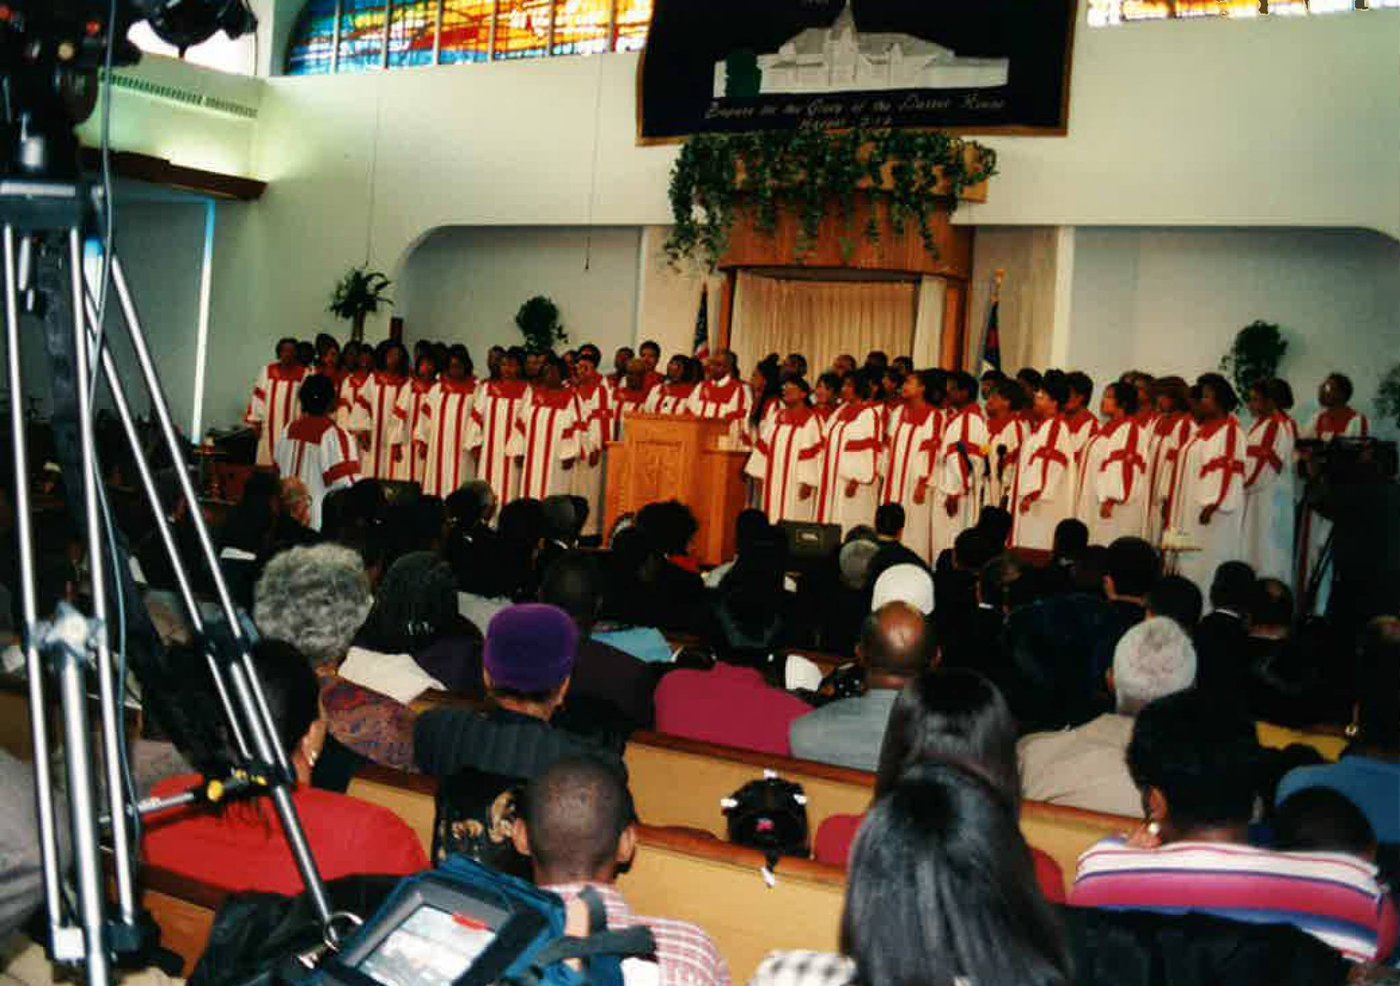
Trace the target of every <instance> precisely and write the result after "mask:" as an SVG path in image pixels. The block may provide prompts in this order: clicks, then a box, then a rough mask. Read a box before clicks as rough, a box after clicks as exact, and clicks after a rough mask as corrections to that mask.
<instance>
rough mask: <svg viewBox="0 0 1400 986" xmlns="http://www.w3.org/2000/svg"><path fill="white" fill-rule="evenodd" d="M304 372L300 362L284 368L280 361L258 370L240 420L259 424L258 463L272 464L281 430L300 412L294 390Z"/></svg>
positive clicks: (299, 383) (299, 386) (297, 388)
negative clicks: (246, 407)
mask: <svg viewBox="0 0 1400 986" xmlns="http://www.w3.org/2000/svg"><path fill="white" fill-rule="evenodd" d="M307 372H308V371H307V369H306V367H304V366H302V365H300V364H297V365H296V366H292V367H283V366H282V364H281V363H269V364H267V366H264V367H263V368H262V369H261V370H260V371H259V372H258V379H257V381H256V382H255V383H254V384H253V397H252V399H251V400H250V401H249V402H248V410H247V411H246V412H245V413H244V415H243V420H244V421H245V422H247V423H248V424H250V425H261V426H262V432H261V433H260V434H259V435H258V458H257V464H258V465H260V466H270V465H272V463H273V462H274V461H275V458H276V457H275V454H274V453H275V451H276V448H277V442H278V441H279V440H280V439H281V438H282V432H283V431H284V430H285V429H286V427H287V425H289V424H291V423H292V421H293V420H294V419H295V418H297V416H298V415H300V414H301V405H300V404H298V403H297V391H299V390H300V389H301V382H302V381H303V380H305V379H306V375H307Z"/></svg>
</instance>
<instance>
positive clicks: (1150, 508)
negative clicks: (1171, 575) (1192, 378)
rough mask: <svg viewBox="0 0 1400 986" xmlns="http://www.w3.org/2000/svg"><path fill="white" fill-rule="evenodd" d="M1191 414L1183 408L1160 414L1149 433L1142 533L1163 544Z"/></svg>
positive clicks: (1149, 538)
mask: <svg viewBox="0 0 1400 986" xmlns="http://www.w3.org/2000/svg"><path fill="white" fill-rule="evenodd" d="M1191 427H1192V426H1191V415H1189V414H1187V413H1186V412H1184V411H1173V412H1172V413H1170V414H1159V415H1157V420H1156V421H1155V422H1154V423H1153V425H1152V431H1150V432H1149V433H1148V435H1147V495H1148V501H1147V517H1146V520H1145V522H1144V524H1143V528H1142V536H1143V537H1144V538H1146V539H1147V541H1148V543H1149V544H1152V545H1159V544H1161V543H1162V528H1163V526H1165V523H1166V522H1165V521H1164V520H1163V519H1162V511H1163V510H1164V509H1165V508H1166V503H1167V498H1168V497H1169V496H1171V493H1172V477H1173V475H1174V473H1175V470H1176V457H1177V454H1178V453H1179V452H1180V451H1181V446H1183V445H1185V444H1186V440H1187V439H1188V438H1190V437H1191Z"/></svg>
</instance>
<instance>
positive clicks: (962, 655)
mask: <svg viewBox="0 0 1400 986" xmlns="http://www.w3.org/2000/svg"><path fill="white" fill-rule="evenodd" d="M1000 553H1001V551H1000V549H999V547H998V545H997V543H996V542H995V541H994V540H993V536H992V535H989V534H988V532H987V531H986V529H984V528H982V527H971V528H968V529H967V530H965V531H963V532H962V533H961V534H959V535H958V536H957V539H956V540H955V541H954V542H953V550H952V552H951V553H950V554H951V556H952V564H951V565H949V566H948V567H947V568H945V569H944V570H942V571H939V572H935V573H934V576H933V590H934V591H933V596H934V599H935V601H936V605H935V606H934V612H933V615H934V623H935V624H936V626H937V628H938V647H939V650H940V652H941V653H942V657H943V666H944V667H951V668H973V669H974V670H976V669H977V668H978V667H979V666H980V665H979V662H978V658H979V657H980V656H981V655H980V653H979V652H980V650H981V648H982V646H983V641H982V640H981V639H980V638H979V635H978V625H977V624H978V622H979V621H978V611H979V603H978V599H977V580H978V576H979V574H980V573H981V571H982V569H983V567H985V566H986V564H987V563H988V562H990V561H991V560H992V559H993V558H995V557H996V556H997V555H999V554H1000Z"/></svg>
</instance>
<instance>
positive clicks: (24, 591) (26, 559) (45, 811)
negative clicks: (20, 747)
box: [4, 224, 83, 961]
mask: <svg viewBox="0 0 1400 986" xmlns="http://www.w3.org/2000/svg"><path fill="white" fill-rule="evenodd" d="M4 254H5V258H4V259H5V347H6V350H5V351H6V356H7V363H8V366H7V370H8V377H9V386H10V448H11V452H12V455H13V460H14V470H15V472H14V475H15V487H14V495H15V527H16V533H17V535H18V541H19V583H20V584H19V588H20V606H21V611H22V614H23V623H24V659H25V666H26V668H27V669H28V674H29V708H30V709H31V710H33V712H32V714H31V715H30V720H31V721H30V728H31V730H32V733H33V740H34V793H35V800H36V802H37V804H36V807H37V809H38V817H39V851H40V852H39V854H40V859H41V860H42V862H43V867H44V902H45V905H46V908H47V916H48V928H49V940H50V948H51V950H52V954H53V957H54V958H55V959H58V960H60V961H71V960H75V959H79V958H81V957H82V954H83V950H82V940H81V937H82V936H81V933H80V932H78V931H77V929H75V928H71V927H66V926H65V922H64V919H63V909H62V906H61V901H62V897H61V896H60V895H59V859H58V820H57V819H56V817H55V815H54V797H53V792H54V785H53V777H52V774H51V772H50V762H51V761H50V756H51V753H50V750H49V735H48V728H47V722H46V720H45V717H44V715H43V713H42V710H43V709H47V708H48V707H49V705H48V699H47V697H46V696H45V688H44V669H43V666H42V665H41V664H40V662H39V644H38V640H37V638H36V634H37V632H38V625H39V607H38V600H37V599H36V592H35V585H36V581H35V572H34V517H33V514H32V513H31V512H30V509H31V508H30V504H29V482H28V477H29V450H28V446H27V441H28V435H27V433H26V429H25V421H24V408H23V399H24V380H23V376H22V373H21V371H20V341H19V298H18V294H19V285H18V278H19V274H18V256H17V251H16V238H15V228H14V227H13V226H11V225H8V224H7V225H6V226H5V229H4ZM75 934H76V937H75Z"/></svg>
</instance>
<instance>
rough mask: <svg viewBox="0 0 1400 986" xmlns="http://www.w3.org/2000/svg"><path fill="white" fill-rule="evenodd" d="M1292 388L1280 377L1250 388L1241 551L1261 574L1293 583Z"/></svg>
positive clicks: (1295, 431)
mask: <svg viewBox="0 0 1400 986" xmlns="http://www.w3.org/2000/svg"><path fill="white" fill-rule="evenodd" d="M1292 406H1293V391H1292V388H1290V387H1289V386H1288V384H1287V383H1285V382H1284V381H1282V380H1277V379H1271V380H1259V381H1256V382H1255V383H1254V385H1253V386H1251V387H1250V388H1249V410H1250V413H1251V414H1253V415H1254V424H1253V426H1252V427H1251V428H1250V429H1249V434H1248V435H1247V436H1246V438H1245V473H1244V552H1243V554H1242V555H1241V557H1242V558H1243V559H1244V560H1245V561H1247V562H1249V564H1250V566H1251V567H1252V568H1253V569H1254V571H1255V574H1257V575H1258V576H1259V577H1260V578H1270V579H1278V580H1280V581H1281V582H1283V583H1285V584H1287V585H1292V583H1293V576H1294V570H1293V560H1294V554H1293V534H1294V527H1295V524H1294V520H1295V516H1296V514H1295V511H1294V500H1295V487H1296V483H1295V482H1294V476H1295V475H1296V473H1295V470H1294V468H1293V450H1294V447H1295V446H1296V444H1297V441H1298V426H1297V425H1296V424H1295V423H1294V421H1293V419H1292V418H1290V417H1289V416H1288V408H1290V407H1292Z"/></svg>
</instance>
